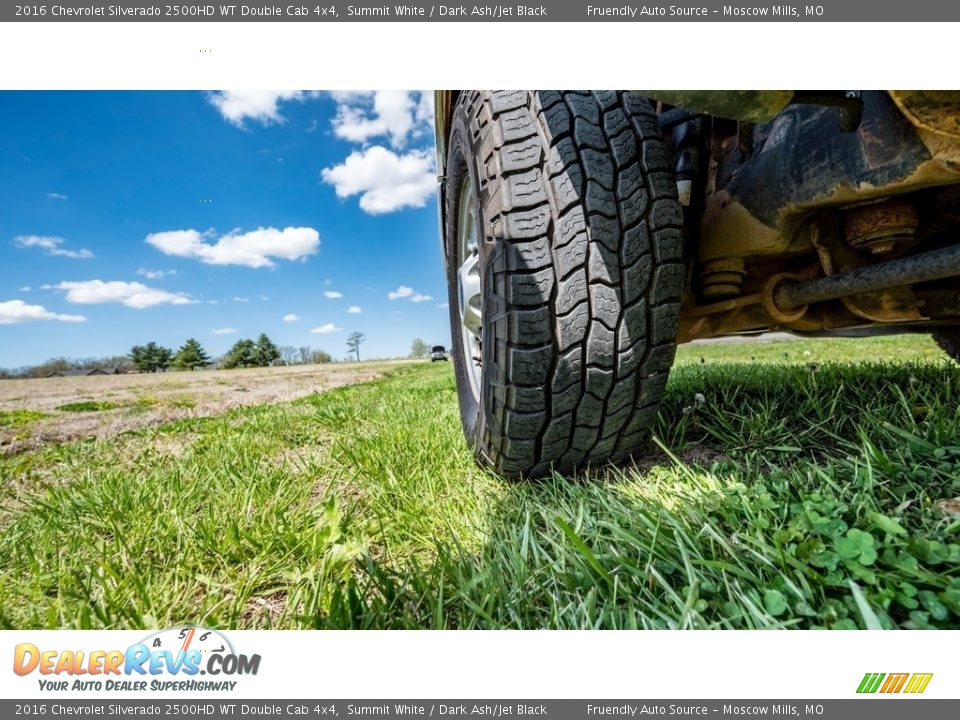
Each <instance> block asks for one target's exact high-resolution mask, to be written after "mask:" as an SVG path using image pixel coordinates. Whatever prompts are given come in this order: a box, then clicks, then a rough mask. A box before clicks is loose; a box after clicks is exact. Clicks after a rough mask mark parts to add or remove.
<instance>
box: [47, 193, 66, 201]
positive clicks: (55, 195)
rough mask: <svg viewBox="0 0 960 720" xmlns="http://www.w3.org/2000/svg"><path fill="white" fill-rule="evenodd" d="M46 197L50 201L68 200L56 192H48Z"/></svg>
mask: <svg viewBox="0 0 960 720" xmlns="http://www.w3.org/2000/svg"><path fill="white" fill-rule="evenodd" d="M47 197H48V198H50V199H51V200H68V199H69V198H68V197H67V196H66V195H64V194H63V193H58V192H48V193H47Z"/></svg>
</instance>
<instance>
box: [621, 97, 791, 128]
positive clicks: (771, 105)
mask: <svg viewBox="0 0 960 720" xmlns="http://www.w3.org/2000/svg"><path fill="white" fill-rule="evenodd" d="M634 92H636V93H638V94H640V95H645V96H646V97H650V98H653V99H654V100H658V101H660V102H662V103H665V104H667V105H676V106H677V107H681V108H684V109H685V110H689V111H693V112H696V113H702V114H705V115H713V116H714V117H721V118H727V119H729V120H742V121H745V122H766V121H768V120H770V119H771V118H773V117H775V116H776V115H777V113H779V112H780V111H781V110H783V109H784V108H785V107H786V106H787V105H788V104H789V103H790V101H791V100H793V96H794V91H793V90H635V91H634Z"/></svg>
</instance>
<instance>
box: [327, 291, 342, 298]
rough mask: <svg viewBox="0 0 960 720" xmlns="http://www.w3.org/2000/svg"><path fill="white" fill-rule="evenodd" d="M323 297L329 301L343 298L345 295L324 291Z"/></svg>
mask: <svg viewBox="0 0 960 720" xmlns="http://www.w3.org/2000/svg"><path fill="white" fill-rule="evenodd" d="M323 296H324V297H325V298H327V299H328V300H336V299H337V298H342V297H343V293H342V292H338V291H337V290H324V291H323Z"/></svg>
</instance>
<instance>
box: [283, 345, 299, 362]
mask: <svg viewBox="0 0 960 720" xmlns="http://www.w3.org/2000/svg"><path fill="white" fill-rule="evenodd" d="M280 357H281V358H282V359H283V364H284V365H295V364H296V362H297V349H296V348H295V347H293V345H284V346H283V347H281V348H280Z"/></svg>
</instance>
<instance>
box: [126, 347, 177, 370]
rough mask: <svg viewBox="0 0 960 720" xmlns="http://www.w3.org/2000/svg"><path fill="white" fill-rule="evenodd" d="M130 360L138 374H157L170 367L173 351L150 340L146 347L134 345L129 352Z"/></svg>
mask: <svg viewBox="0 0 960 720" xmlns="http://www.w3.org/2000/svg"><path fill="white" fill-rule="evenodd" d="M130 359H131V360H132V361H133V364H134V365H136V366H137V369H138V370H139V371H140V372H157V370H166V369H167V368H168V367H169V366H170V361H171V360H172V359H173V351H172V350H171V349H170V348H165V347H163V346H161V345H157V344H156V343H155V342H153V341H152V340H151V341H150V342H148V343H147V344H146V345H134V346H133V349H131V350H130Z"/></svg>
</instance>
